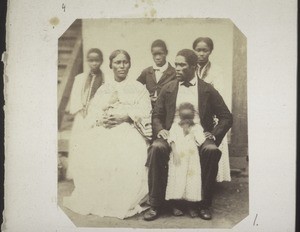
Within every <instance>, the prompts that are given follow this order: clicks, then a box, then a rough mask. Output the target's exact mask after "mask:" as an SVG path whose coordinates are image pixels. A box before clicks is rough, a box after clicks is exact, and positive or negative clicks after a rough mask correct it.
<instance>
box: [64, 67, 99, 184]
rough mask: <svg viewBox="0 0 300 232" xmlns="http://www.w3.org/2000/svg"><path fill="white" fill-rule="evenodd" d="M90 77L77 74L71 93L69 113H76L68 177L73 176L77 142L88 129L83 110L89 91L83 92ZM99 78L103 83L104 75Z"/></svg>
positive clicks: (69, 153)
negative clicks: (84, 100)
mask: <svg viewBox="0 0 300 232" xmlns="http://www.w3.org/2000/svg"><path fill="white" fill-rule="evenodd" d="M101 75H102V74H101ZM88 77H89V73H81V74H79V75H77V76H76V77H75V79H74V84H73V87H72V92H71V95H70V108H69V113H70V114H73V115H74V122H73V125H72V131H71V136H70V140H69V152H68V169H67V175H66V177H67V179H72V178H73V175H72V169H73V154H74V153H76V152H77V144H78V142H80V140H81V133H82V131H83V130H85V129H86V128H85V124H84V116H83V113H82V110H83V108H84V102H83V99H82V98H87V95H88V93H87V91H84V92H83V90H84V86H85V82H86V81H87V78H88ZM98 78H101V81H102V83H103V75H102V76H101V77H98ZM90 88H91V87H90Z"/></svg>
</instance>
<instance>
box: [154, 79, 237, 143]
mask: <svg viewBox="0 0 300 232" xmlns="http://www.w3.org/2000/svg"><path fill="white" fill-rule="evenodd" d="M178 85H179V84H178V81H177V80H174V81H171V82H169V83H168V84H166V85H165V86H164V87H163V88H162V90H161V92H160V95H159V96H158V99H157V101H156V104H155V107H154V110H153V114H152V124H153V125H152V127H153V135H154V138H156V136H157V133H158V132H159V131H160V130H162V129H166V130H169V129H170V128H171V126H172V123H173V120H174V116H175V112H176V98H177V93H178ZM198 103H199V104H198V105H199V116H200V122H201V125H202V127H203V129H204V131H205V132H207V131H208V132H211V133H212V134H213V135H214V136H215V138H216V141H215V143H216V145H217V146H219V145H220V143H221V142H222V139H223V138H224V136H225V134H226V133H227V131H228V130H229V129H230V127H231V126H232V115H231V113H230V112H229V110H228V107H227V106H226V104H225V103H224V100H223V98H222V97H221V95H220V94H219V92H218V91H217V90H216V89H215V88H214V87H213V86H212V85H210V84H208V83H206V82H204V81H203V80H200V79H198ZM214 115H216V117H217V118H218V119H219V121H218V124H217V125H216V126H214V124H213V122H214V121H213V116H214Z"/></svg>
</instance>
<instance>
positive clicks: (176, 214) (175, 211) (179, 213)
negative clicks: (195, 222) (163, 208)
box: [172, 207, 183, 217]
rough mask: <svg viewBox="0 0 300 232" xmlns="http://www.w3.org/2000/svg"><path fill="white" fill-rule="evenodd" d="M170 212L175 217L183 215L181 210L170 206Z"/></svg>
mask: <svg viewBox="0 0 300 232" xmlns="http://www.w3.org/2000/svg"><path fill="white" fill-rule="evenodd" d="M172 214H173V215H174V216H176V217H179V216H183V212H182V211H181V210H180V209H178V208H175V207H172Z"/></svg>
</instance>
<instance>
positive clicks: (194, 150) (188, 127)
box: [166, 103, 205, 217]
mask: <svg viewBox="0 0 300 232" xmlns="http://www.w3.org/2000/svg"><path fill="white" fill-rule="evenodd" d="M194 115H195V109H194V106H193V105H192V104H191V103H182V104H181V105H180V106H179V117H180V121H179V123H174V124H173V125H172V127H171V129H170V133H169V138H168V142H169V144H170V146H171V155H170V160H169V173H168V185H167V189H166V200H171V201H170V203H171V206H172V209H173V214H174V215H175V216H180V215H182V214H183V213H182V211H181V210H179V208H180V207H178V200H186V201H188V202H189V204H188V209H189V213H190V215H191V216H192V217H195V216H197V215H195V213H196V211H195V210H194V206H195V202H199V201H200V200H201V167H200V158H199V153H198V146H200V145H201V144H202V143H203V142H204V140H205V136H204V133H203V129H202V127H201V125H199V124H195V123H194V120H193V119H194Z"/></svg>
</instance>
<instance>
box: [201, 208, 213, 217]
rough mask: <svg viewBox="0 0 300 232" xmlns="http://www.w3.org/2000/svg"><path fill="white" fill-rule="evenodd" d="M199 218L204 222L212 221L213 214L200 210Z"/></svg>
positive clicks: (207, 210)
mask: <svg viewBox="0 0 300 232" xmlns="http://www.w3.org/2000/svg"><path fill="white" fill-rule="evenodd" d="M199 217H200V218H202V219H204V220H211V218H212V216H211V212H210V210H209V209H199Z"/></svg>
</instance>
